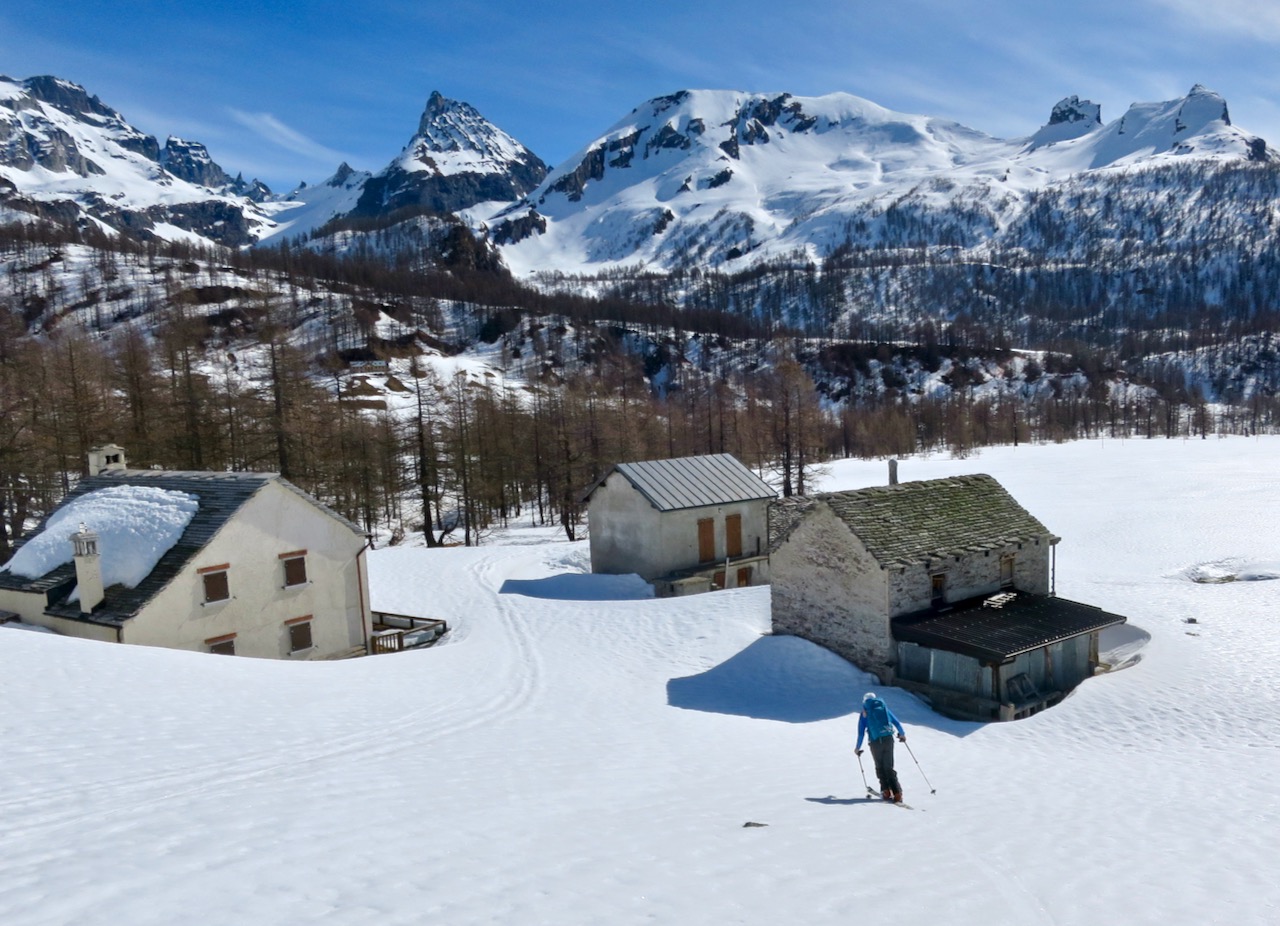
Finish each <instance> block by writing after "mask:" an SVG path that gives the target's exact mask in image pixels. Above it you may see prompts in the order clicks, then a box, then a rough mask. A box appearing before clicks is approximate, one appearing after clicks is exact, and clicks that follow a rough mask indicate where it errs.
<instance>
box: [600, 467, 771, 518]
mask: <svg viewBox="0 0 1280 926" xmlns="http://www.w3.org/2000/svg"><path fill="white" fill-rule="evenodd" d="M613 473H621V474H622V476H623V477H624V478H625V479H626V480H627V481H628V482H629V483H631V485H632V486H634V487H635V489H636V491H637V492H639V493H640V494H641V495H643V496H644V497H645V498H646V499H647V500H648V502H649V504H651V505H653V507H655V508H657V509H658V510H659V511H678V510H681V509H684V508H703V507H706V506H708V505H725V504H730V503H733V502H749V501H756V500H759V499H766V498H774V497H776V496H777V494H778V493H777V492H775V491H774V490H773V489H772V488H770V487H769V485H768V483H766V482H765V481H764V480H763V479H761V478H760V477H759V476H757V475H756V474H755V473H753V472H751V470H749V469H748V468H747V467H746V466H744V465H743V464H742V463H741V462H740V461H739V460H738V458H737V457H735V456H733V455H732V454H729V453H716V454H709V455H706V456H699V457H679V458H677V459H674V460H646V461H642V462H639V463H619V464H617V465H616V466H614V467H613V468H612V469H610V470H609V471H608V472H607V473H605V474H604V476H602V477H601V478H600V479H599V480H598V481H597V482H596V483H595V484H594V485H593V486H592V487H591V488H590V489H589V490H588V491H587V493H586V495H585V496H584V498H585V499H590V497H591V496H592V494H594V493H595V490H596V489H598V488H599V487H600V486H601V485H603V484H604V481H605V480H606V479H608V478H609V476H611V475H612V474H613Z"/></svg>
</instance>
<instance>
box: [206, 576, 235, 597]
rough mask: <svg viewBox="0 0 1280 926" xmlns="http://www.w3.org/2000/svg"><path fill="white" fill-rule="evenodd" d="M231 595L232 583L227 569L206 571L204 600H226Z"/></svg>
mask: <svg viewBox="0 0 1280 926" xmlns="http://www.w3.org/2000/svg"><path fill="white" fill-rule="evenodd" d="M230 597H231V583H230V582H229V581H228V580H227V572H226V570H225V569H224V570H222V571H220V572H206V573H205V574H204V600H205V601H226V600H227V599H228V598H230Z"/></svg>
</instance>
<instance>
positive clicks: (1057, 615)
mask: <svg viewBox="0 0 1280 926" xmlns="http://www.w3.org/2000/svg"><path fill="white" fill-rule="evenodd" d="M1001 597H1003V596H1001ZM987 601H988V598H987V597H982V598H975V599H971V600H970V601H966V602H963V603H961V604H958V605H956V606H955V607H952V608H949V609H947V610H945V611H926V612H921V613H920V614H915V615H908V616H906V617H900V618H896V619H895V620H894V621H893V622H892V628H893V636H894V639H896V640H901V641H904V642H908V643H918V644H919V645H921V646H928V647H931V648H933V649H940V650H946V651H947V652H951V653H961V654H963V655H966V656H973V657H975V658H977V659H981V660H982V661H984V662H1004V661H1005V660H1007V659H1012V658H1013V657H1015V656H1018V655H1020V654H1022V653H1028V652H1031V651H1032V650H1037V649H1040V648H1041V647H1045V646H1049V645H1050V644H1052V643H1058V642H1061V641H1063V640H1070V639H1071V638H1072V637H1078V636H1081V635H1083V634H1086V633H1092V632H1093V631H1095V630H1101V629H1102V628H1103V627H1111V626H1113V625H1115V624H1123V623H1124V622H1125V620H1126V619H1125V618H1124V617H1121V616H1120V615H1119V614H1111V613H1109V612H1107V611H1103V610H1102V609H1101V608H1095V607H1093V606H1092V605H1087V604H1081V603H1080V602H1078V601H1069V600H1068V599H1066V598H1056V597H1053V596H1049V595H1028V594H1026V593H1024V592H1019V593H1017V594H1016V595H1014V596H1013V597H1012V599H1010V600H1006V601H1005V602H1004V603H1003V604H1001V605H1000V606H998V607H991V606H988V605H987Z"/></svg>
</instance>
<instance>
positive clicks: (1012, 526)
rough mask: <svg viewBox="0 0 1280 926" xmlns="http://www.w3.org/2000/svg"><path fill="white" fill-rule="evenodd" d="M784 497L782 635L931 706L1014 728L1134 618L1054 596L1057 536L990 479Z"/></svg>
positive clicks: (778, 584)
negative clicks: (1102, 638)
mask: <svg viewBox="0 0 1280 926" xmlns="http://www.w3.org/2000/svg"><path fill="white" fill-rule="evenodd" d="M892 474H893V470H892V469H891V484H890V485H887V486H877V487H872V488H867V489H859V490H857V491H851V492H834V493H830V494H824V495H815V496H811V497H805V498H795V499H786V500H782V501H779V502H776V503H775V504H774V505H773V506H772V507H771V510H770V538H771V543H770V567H769V568H770V577H771V584H772V586H773V589H772V622H773V630H774V632H775V633H783V634H794V635H796V636H800V637H804V638H805V639H808V640H812V641H813V642H815V643H819V644H821V645H822V646H825V647H827V648H828V649H831V650H833V651H834V652H836V653H838V654H840V655H841V656H844V657H845V658H846V659H848V660H850V661H851V662H853V663H854V664H856V665H858V666H859V667H861V668H862V669H864V670H866V671H869V672H872V673H874V674H875V675H877V676H878V677H879V678H880V680H881V682H882V683H883V684H895V685H898V686H900V687H902V688H906V689H907V690H910V691H915V692H917V693H919V694H922V695H924V696H925V697H927V698H928V699H929V700H930V701H931V702H932V703H933V705H934V707H935V708H937V709H938V710H940V711H942V712H943V713H948V714H951V715H953V716H959V717H967V718H972V719H1012V718H1013V717H1016V716H1024V715H1026V714H1028V713H1034V712H1035V711H1037V710H1040V709H1042V708H1043V707H1046V706H1048V705H1050V704H1053V703H1056V701H1058V700H1060V699H1061V698H1062V697H1064V696H1065V695H1066V693H1067V692H1069V691H1070V690H1071V689H1072V688H1074V687H1075V686H1076V685H1078V684H1079V683H1080V682H1081V681H1082V680H1083V679H1085V678H1087V677H1089V676H1090V675H1092V674H1093V672H1094V670H1095V669H1096V668H1097V665H1098V634H1099V631H1101V630H1102V629H1103V628H1105V627H1108V626H1112V625H1114V624H1119V623H1123V622H1124V620H1125V618H1123V617H1121V616H1119V615H1115V614H1109V613H1107V612H1105V611H1102V610H1099V609H1098V608H1094V607H1091V606H1089V605H1083V604H1079V603H1078V602H1072V601H1068V600H1066V599H1063V598H1058V597H1057V596H1056V595H1055V594H1054V573H1055V568H1056V551H1057V544H1058V541H1059V539H1060V538H1058V537H1056V536H1054V535H1053V534H1052V533H1051V532H1050V531H1049V530H1048V528H1046V527H1045V526H1044V525H1043V524H1041V523H1040V522H1039V521H1038V520H1037V519H1036V518H1035V517H1033V516H1032V515H1031V514H1030V513H1029V512H1028V511H1027V510H1026V509H1024V508H1023V507H1022V506H1021V505H1019V504H1018V503H1017V502H1016V501H1015V500H1014V499H1013V497H1012V496H1011V495H1010V494H1009V493H1008V492H1007V491H1005V489H1004V488H1003V487H1002V486H1001V485H1000V484H999V483H998V482H997V481H996V480H995V479H993V478H992V477H990V476H986V475H972V476H955V477H950V478H946V479H933V480H925V481H919V482H907V483H901V484H899V483H897V482H896V480H895V479H894V477H893V475H892Z"/></svg>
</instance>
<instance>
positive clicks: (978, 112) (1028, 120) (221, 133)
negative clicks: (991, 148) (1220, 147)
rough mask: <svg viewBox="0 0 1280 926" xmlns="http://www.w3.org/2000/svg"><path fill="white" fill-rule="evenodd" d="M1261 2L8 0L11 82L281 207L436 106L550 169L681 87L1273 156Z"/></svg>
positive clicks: (1265, 12)
mask: <svg viewBox="0 0 1280 926" xmlns="http://www.w3.org/2000/svg"><path fill="white" fill-rule="evenodd" d="M1278 46H1280V4H1276V3H1272V2H1270V0H1262V2H1259V0H1214V2H1213V3H1212V4H1210V3H1207V2H1205V0H1119V2H1117V0H1107V2H1101V0H1079V2H1076V3H1072V4H1055V3H1043V4H1041V3H1027V2H1025V0H991V2H968V3H966V2H964V0H950V2H944V0H857V2H846V0H788V2H786V3H781V2H774V3H765V2H760V0H685V2H667V0H649V2H648V3H635V2H629V3H615V2H613V0H594V2H584V0H560V2H556V3H552V4H530V3H527V2H525V3H516V2H511V0H482V2H473V0H462V2H456V3H439V2H432V0H422V2H408V0H371V2H364V3H349V2H347V3H338V2H331V0H314V2H301V0H299V2H294V3H279V2H272V0H259V2H228V0H202V2H199V3H178V2H161V0H129V2H122V0H58V2H56V3H42V2H37V0H14V2H11V3H7V4H5V6H4V7H3V8H0V73H4V74H6V75H8V76H10V77H16V78H25V77H31V76H34V75H37V74H55V75H57V76H59V77H64V78H67V79H69V80H73V81H75V82H76V83H79V84H82V85H83V86H84V87H85V88H86V89H88V90H89V92H90V93H93V94H97V95H98V96H99V97H100V98H101V99H102V100H103V102H105V103H107V104H108V105H110V106H113V107H115V108H116V109H118V110H119V111H120V112H121V113H123V114H124V116H125V117H126V118H127V119H128V120H129V121H130V122H132V123H133V124H134V125H136V126H137V127H138V128H140V129H142V130H144V131H147V132H150V133H152V134H154V135H157V136H158V137H159V138H160V139H161V141H163V139H164V138H165V136H167V135H170V134H173V135H178V136H180V137H183V138H187V139H191V140H195V141H201V142H204V143H205V144H206V145H207V146H208V147H209V150H210V153H211V154H212V155H213V157H214V159H215V160H216V161H218V162H219V163H220V164H221V165H222V166H223V167H224V168H226V169H227V170H229V171H231V172H232V173H235V172H236V171H243V172H244V174H245V176H246V177H254V176H257V177H260V178H262V179H263V180H265V181H266V182H267V183H268V184H270V185H271V187H272V188H273V189H275V190H277V191H285V190H287V189H289V188H291V187H293V186H295V185H296V184H297V183H298V182H299V181H301V180H306V181H307V182H315V181H317V180H322V179H324V178H325V177H327V176H328V175H330V174H331V173H332V172H333V170H334V168H336V167H337V165H338V163H339V162H341V161H343V160H346V161H349V162H350V163H351V164H352V166H354V167H357V168H362V169H368V170H378V169H380V168H381V167H383V166H384V165H385V164H386V163H387V162H388V161H390V160H391V159H392V157H394V156H395V155H396V153H397V152H399V150H400V149H401V147H403V145H404V144H405V143H406V142H407V141H408V140H409V138H410V137H411V136H412V134H413V132H414V130H415V128H416V127H417V123H418V117H419V115H420V114H421V112H422V109H423V106H424V105H425V103H426V99H427V97H428V96H429V95H430V93H431V91H433V90H439V91H440V92H441V93H443V94H444V95H445V96H447V97H451V98H453V99H459V100H465V101H467V102H469V103H471V104H472V105H473V106H475V107H476V108H477V109H479V110H480V112H482V113H483V114H484V115H485V116H486V117H488V118H489V119H490V120H491V121H493V122H494V123H496V124H497V125H498V126H500V127H501V128H503V129H505V130H506V131H507V132H509V133H510V134H511V135H513V136H515V137H516V138H517V139H519V140H520V141H522V142H523V143H524V144H526V145H528V146H529V147H530V148H531V149H533V151H534V152H535V153H536V154H538V155H539V156H540V157H542V158H543V159H544V160H545V161H547V162H548V163H550V164H553V165H554V164H557V163H559V162H560V161H562V160H564V159H565V158H567V157H569V156H570V155H572V154H573V153H574V152H575V151H577V150H578V149H579V148H581V147H583V146H584V145H586V144H587V143H589V142H590V141H591V140H592V139H594V138H595V137H596V136H597V135H599V134H600V133H601V132H603V131H604V130H605V129H607V128H608V127H609V126H610V125H611V124H612V123H614V122H615V121H617V120H618V119H620V118H622V117H623V116H624V115H626V113H628V112H629V111H630V110H631V109H632V108H633V107H635V106H637V105H639V104H640V103H641V102H643V101H644V100H646V99H649V98H651V97H655V96H660V95H663V94H667V93H671V92H674V91H676V90H680V89H687V88H715V89H726V88H732V89H737V90H750V91H765V92H773V91H788V92H790V93H794V94H797V95H801V96H818V95H821V94H824V93H831V92H835V91H844V92H848V93H853V94H856V95H858V96H862V97H865V98H867V99H869V100H872V101H874V102H876V103H879V104H880V105H882V106H886V107H888V108H890V109H895V110H900V111H903V112H911V113H924V114H928V115H935V116H942V117H945V118H951V119H955V120H957V121H960V122H963V123H965V124H966V125H969V126H972V127H973V128H976V129H980V130H982V131H984V132H987V133H990V134H992V135H998V136H1002V137H1014V136H1020V135H1027V134H1030V133H1031V132H1033V131H1035V129H1036V128H1038V127H1039V126H1040V125H1041V124H1042V123H1043V122H1044V121H1045V120H1046V119H1047V118H1048V115H1049V111H1050V109H1051V108H1052V106H1053V104H1054V103H1055V102H1057V101H1058V100H1059V99H1061V98H1063V97H1064V96H1069V95H1071V94H1077V95H1079V96H1080V97H1082V98H1088V99H1092V100H1094V101H1095V102H1098V103H1101V104H1102V115H1103V119H1104V120H1105V121H1110V120H1112V119H1115V118H1118V117H1119V116H1121V115H1122V114H1123V113H1124V110H1125V109H1127V108H1128V106H1129V104H1130V103H1132V102H1135V101H1142V102H1147V101H1155V100H1167V99H1173V98H1176V97H1179V96H1182V95H1183V94H1185V93H1186V92H1187V91H1188V90H1189V89H1190V88H1191V86H1192V84H1195V83H1202V84H1204V85H1206V86H1207V87H1209V88H1211V89H1213V90H1217V91H1218V92H1219V93H1221V94H1222V95H1223V96H1224V97H1226V99H1227V102H1228V104H1229V106H1230V109H1231V115H1232V120H1233V121H1234V122H1235V123H1236V124H1237V125H1239V126H1242V127H1243V128H1245V129H1248V130H1250V131H1253V132H1256V133H1258V134H1260V135H1262V136H1263V137H1264V138H1266V139H1267V140H1268V141H1270V142H1271V143H1272V144H1273V145H1278V146H1280V69H1278V68H1276V67H1274V63H1275V61H1276V60H1277V59H1276V53H1277V51H1278V50H1280V48H1278Z"/></svg>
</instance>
